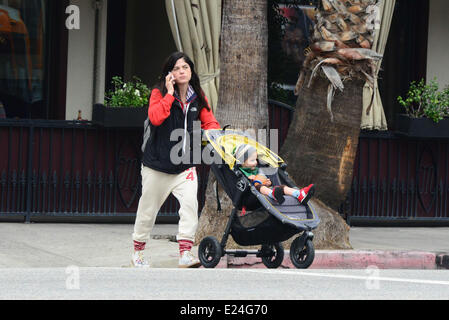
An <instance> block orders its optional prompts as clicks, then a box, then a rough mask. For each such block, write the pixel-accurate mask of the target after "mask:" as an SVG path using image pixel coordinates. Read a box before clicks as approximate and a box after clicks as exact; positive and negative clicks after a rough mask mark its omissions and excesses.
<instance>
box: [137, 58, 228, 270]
mask: <svg viewBox="0 0 449 320" xmlns="http://www.w3.org/2000/svg"><path fill="white" fill-rule="evenodd" d="M148 117H149V120H150V136H149V138H148V140H147V142H146V145H145V147H144V152H143V158H142V169H141V175H142V195H141V197H140V200H139V205H138V208H137V215H136V221H135V224H134V233H133V235H132V238H133V242H134V253H133V256H132V264H133V266H135V267H148V266H149V263H148V261H147V260H146V259H145V258H144V255H143V252H144V249H145V245H146V243H147V242H148V240H149V239H150V233H151V230H152V229H153V226H154V223H155V220H156V216H157V213H158V211H159V209H160V207H161V206H162V204H163V203H164V202H165V200H166V199H167V197H168V196H169V195H170V193H172V194H173V195H174V196H175V197H176V198H177V199H178V201H179V204H180V208H179V218H180V219H179V224H178V234H177V236H176V239H177V241H178V244H179V253H180V256H179V267H180V268H192V267H199V266H200V262H199V260H198V259H196V258H195V257H194V256H193V254H192V253H191V248H192V245H193V241H194V237H195V233H196V229H197V226H198V200H197V190H198V178H197V173H196V170H195V167H194V165H193V164H191V163H187V164H186V163H180V164H177V162H178V161H175V163H173V161H172V160H173V159H171V158H170V155H171V151H172V148H173V147H175V146H177V145H178V144H179V142H177V141H171V140H170V136H171V134H172V132H173V130H177V129H178V130H182V132H184V137H183V148H182V152H183V153H185V152H188V153H189V155H190V159H192V151H193V150H192V148H191V147H190V144H189V145H188V146H186V141H187V142H188V141H191V140H192V139H191V138H192V131H193V122H194V121H201V128H202V129H204V130H208V129H220V125H219V123H218V122H217V120H216V119H215V117H214V115H213V113H212V110H211V108H210V106H209V104H208V101H207V98H206V97H205V95H204V92H203V90H202V89H201V86H200V81H199V77H198V75H197V74H196V72H195V66H194V64H193V62H192V60H191V59H190V58H189V57H188V56H187V55H186V54H184V53H182V52H175V53H173V54H171V55H170V56H169V57H168V58H167V60H166V62H165V64H164V66H163V68H162V74H161V77H160V82H159V84H158V85H157V86H156V87H155V88H154V89H153V90H152V92H151V97H150V103H149V108H148ZM187 135H189V136H188V137H187ZM189 138H190V139H189ZM186 147H187V148H186ZM172 156H173V155H172ZM183 158H184V157H183Z"/></svg>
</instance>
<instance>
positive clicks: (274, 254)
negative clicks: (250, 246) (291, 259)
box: [261, 242, 284, 269]
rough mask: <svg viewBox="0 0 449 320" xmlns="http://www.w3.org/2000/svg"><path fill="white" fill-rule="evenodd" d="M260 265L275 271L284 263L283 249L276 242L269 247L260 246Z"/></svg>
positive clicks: (280, 244)
mask: <svg viewBox="0 0 449 320" xmlns="http://www.w3.org/2000/svg"><path fill="white" fill-rule="evenodd" d="M261 254H262V263H263V264H264V265H265V266H266V267H267V268H270V269H276V268H278V267H279V266H280V265H281V264H282V261H284V247H283V246H282V243H280V242H278V243H275V244H270V245H262V249H261Z"/></svg>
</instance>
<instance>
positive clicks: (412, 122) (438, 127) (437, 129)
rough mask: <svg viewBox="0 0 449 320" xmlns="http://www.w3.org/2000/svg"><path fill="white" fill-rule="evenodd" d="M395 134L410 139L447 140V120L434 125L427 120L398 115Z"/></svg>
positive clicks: (448, 131) (448, 130)
mask: <svg viewBox="0 0 449 320" xmlns="http://www.w3.org/2000/svg"><path fill="white" fill-rule="evenodd" d="M396 134H398V135H403V136H407V137H411V138H449V118H444V119H443V120H440V121H439V122H438V123H436V122H434V121H433V120H431V119H428V118H412V117H410V116H408V115H406V114H398V115H397V116H396Z"/></svg>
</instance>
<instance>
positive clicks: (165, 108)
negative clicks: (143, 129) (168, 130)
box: [148, 89, 175, 126]
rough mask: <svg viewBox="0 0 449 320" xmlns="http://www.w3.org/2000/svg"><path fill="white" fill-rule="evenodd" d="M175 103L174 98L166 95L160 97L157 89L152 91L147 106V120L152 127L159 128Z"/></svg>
mask: <svg viewBox="0 0 449 320" xmlns="http://www.w3.org/2000/svg"><path fill="white" fill-rule="evenodd" d="M173 101H175V97H173V96H172V95H171V94H168V93H167V94H166V95H165V97H162V94H161V92H160V91H159V90H158V89H153V90H152V91H151V96H150V105H149V106H148V118H149V119H150V122H151V124H152V125H154V126H160V125H161V124H162V123H163V122H164V120H165V119H167V118H168V116H169V115H170V109H171V106H172V104H173Z"/></svg>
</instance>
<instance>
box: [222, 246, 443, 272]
mask: <svg viewBox="0 0 449 320" xmlns="http://www.w3.org/2000/svg"><path fill="white" fill-rule="evenodd" d="M368 267H377V268H379V269H430V270H431V269H439V268H449V255H439V256H438V257H437V254H436V253H431V252H423V251H379V250H372V251H371V250H316V251H315V259H314V261H313V263H312V265H311V266H310V267H309V269H365V268H368ZM217 268H266V267H265V265H264V264H263V263H262V261H261V259H260V258H257V257H255V256H248V257H244V258H235V257H232V256H225V257H223V258H222V259H221V261H220V263H219V265H218V266H217ZM280 268H285V269H295V267H294V265H293V264H292V262H291V261H290V256H289V251H288V250H286V251H285V255H284V261H283V263H282V265H281V266H280Z"/></svg>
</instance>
